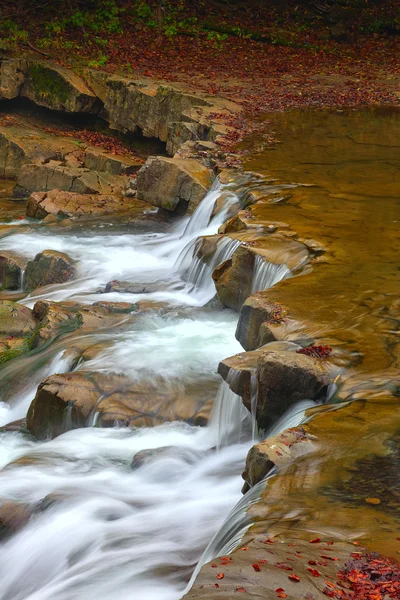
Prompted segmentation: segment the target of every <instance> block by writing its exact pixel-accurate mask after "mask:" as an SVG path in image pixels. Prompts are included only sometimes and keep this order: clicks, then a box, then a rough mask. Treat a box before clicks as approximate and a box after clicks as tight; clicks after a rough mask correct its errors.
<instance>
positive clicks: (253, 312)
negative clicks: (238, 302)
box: [235, 293, 277, 350]
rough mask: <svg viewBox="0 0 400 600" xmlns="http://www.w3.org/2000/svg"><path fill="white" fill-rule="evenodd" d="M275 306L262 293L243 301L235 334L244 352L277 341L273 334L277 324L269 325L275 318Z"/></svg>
mask: <svg viewBox="0 0 400 600" xmlns="http://www.w3.org/2000/svg"><path fill="white" fill-rule="evenodd" d="M276 306H277V305H276V304H275V303H273V302H269V301H268V299H267V298H265V296H263V295H262V293H261V294H254V295H253V296H249V297H248V298H247V299H246V300H245V302H244V303H243V306H242V308H241V310H240V316H239V321H238V324H237V328H236V334H235V336H236V339H237V340H238V341H239V342H240V343H241V345H242V346H243V348H244V349H245V350H255V349H256V348H259V347H260V346H263V345H264V344H268V343H269V342H272V341H274V340H275V339H277V338H276V336H275V333H274V330H276V326H277V324H276V325H274V324H273V323H271V321H273V320H274V318H275V312H276Z"/></svg>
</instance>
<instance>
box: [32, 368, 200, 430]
mask: <svg viewBox="0 0 400 600" xmlns="http://www.w3.org/2000/svg"><path fill="white" fill-rule="evenodd" d="M199 404H200V403H199V401H198V399H196V398H191V397H186V396H184V395H182V394H181V393H177V391H176V390H171V391H169V390H167V389H165V387H164V389H163V390H162V391H161V390H160V387H159V386H157V385H156V384H150V383H149V384H144V383H142V384H140V383H133V382H132V381H131V380H130V379H128V378H127V377H124V376H122V375H104V374H102V373H88V372H82V371H77V372H74V373H66V374H63V375H52V376H50V377H48V378H47V379H45V381H43V382H42V383H41V384H40V385H39V387H38V390H37V393H36V396H35V399H34V400H33V402H32V404H31V406H30V408H29V411H28V415H27V429H28V430H29V431H30V432H31V433H32V434H33V435H35V436H36V437H37V438H38V439H46V438H53V437H56V436H57V435H60V434H61V433H64V432H65V431H68V430H70V429H75V428H77V427H88V426H91V425H92V424H93V422H94V421H95V422H96V424H97V425H98V426H100V427H113V426H114V425H116V424H117V425H119V426H126V427H152V426H154V425H159V424H161V423H164V422H165V421H175V420H179V421H189V422H195V419H196V415H197V413H199V411H201V409H202V405H199Z"/></svg>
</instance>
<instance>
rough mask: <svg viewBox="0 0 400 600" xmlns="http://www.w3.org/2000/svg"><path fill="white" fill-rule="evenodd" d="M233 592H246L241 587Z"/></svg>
mask: <svg viewBox="0 0 400 600" xmlns="http://www.w3.org/2000/svg"><path fill="white" fill-rule="evenodd" d="M235 592H244V593H245V592H246V590H245V589H244V588H243V587H239V588H236V590H235Z"/></svg>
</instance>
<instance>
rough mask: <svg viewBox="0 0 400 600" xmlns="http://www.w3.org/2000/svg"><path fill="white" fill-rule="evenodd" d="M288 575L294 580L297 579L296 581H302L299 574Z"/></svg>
mask: <svg viewBox="0 0 400 600" xmlns="http://www.w3.org/2000/svg"><path fill="white" fill-rule="evenodd" d="M288 577H289V579H291V580H292V581H296V583H297V582H299V581H300V577H297V575H289V576H288Z"/></svg>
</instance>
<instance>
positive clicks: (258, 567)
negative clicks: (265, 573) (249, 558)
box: [251, 563, 261, 572]
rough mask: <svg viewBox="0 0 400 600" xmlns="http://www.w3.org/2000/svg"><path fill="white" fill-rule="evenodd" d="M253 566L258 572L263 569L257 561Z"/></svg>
mask: <svg viewBox="0 0 400 600" xmlns="http://www.w3.org/2000/svg"><path fill="white" fill-rule="evenodd" d="M251 566H252V567H253V569H254V570H255V571H257V572H258V571H261V569H260V565H258V564H257V563H254V565H251Z"/></svg>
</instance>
